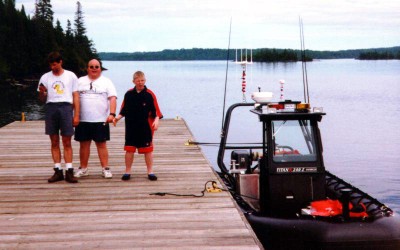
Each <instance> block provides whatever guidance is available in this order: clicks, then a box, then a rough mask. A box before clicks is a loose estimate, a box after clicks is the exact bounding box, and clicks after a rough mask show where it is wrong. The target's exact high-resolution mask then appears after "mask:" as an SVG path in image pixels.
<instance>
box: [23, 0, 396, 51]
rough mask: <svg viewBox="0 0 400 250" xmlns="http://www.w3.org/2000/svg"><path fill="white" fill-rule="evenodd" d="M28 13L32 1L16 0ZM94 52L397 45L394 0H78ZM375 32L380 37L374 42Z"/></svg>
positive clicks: (65, 9) (64, 11) (68, 11)
mask: <svg viewBox="0 0 400 250" xmlns="http://www.w3.org/2000/svg"><path fill="white" fill-rule="evenodd" d="M16 3H17V6H21V4H24V6H25V10H26V12H27V13H33V10H34V8H33V4H34V1H33V0H30V1H26V0H25V1H18V0H17V1H16ZM51 3H52V5H53V11H54V13H55V19H59V20H60V22H61V24H62V25H63V27H66V22H67V19H69V20H70V21H71V22H72V23H73V20H74V13H75V11H76V2H70V1H62V0H53V1H52V2H51ZM80 3H81V5H82V9H83V12H84V18H85V24H86V28H87V32H88V37H89V38H90V39H92V40H93V41H94V43H95V45H96V48H97V49H98V51H128V52H131V51H142V50H145V51H158V50H162V49H180V48H193V47H200V48H226V47H227V44H228V38H229V25H230V19H231V18H232V34H231V45H232V47H239V48H240V47H252V48H261V47H275V48H293V49H298V48H299V28H298V19H299V16H301V17H302V19H303V24H304V31H305V32H304V34H305V39H306V46H307V48H309V49H315V50H339V49H355V48H371V47H389V46H396V45H399V41H400V33H399V32H398V27H399V26H400V12H399V11H398V9H400V1H398V0H382V1H376V0H324V1H320V0H280V1H272V0H247V1H230V0H190V1H187V0H168V1H165V0H147V1H144V0H143V1H126V0H124V1H121V0H114V1H109V0H107V1H106V0H81V1H80ZM380 37H383V38H384V39H379V38H380Z"/></svg>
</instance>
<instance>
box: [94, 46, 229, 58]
mask: <svg viewBox="0 0 400 250" xmlns="http://www.w3.org/2000/svg"><path fill="white" fill-rule="evenodd" d="M229 53H230V54H229V55H230V57H232V56H234V53H235V51H234V50H230V51H229ZM99 56H100V58H101V59H102V60H107V61H173V60H176V61H180V60H226V58H227V50H223V49H199V48H193V49H176V50H171V49H165V50H163V51H157V52H133V53H129V52H121V53H118V52H100V53H99Z"/></svg>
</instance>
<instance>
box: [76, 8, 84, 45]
mask: <svg viewBox="0 0 400 250" xmlns="http://www.w3.org/2000/svg"><path fill="white" fill-rule="evenodd" d="M74 24H75V37H76V39H77V40H78V41H82V40H84V37H85V36H86V28H85V24H84V18H83V11H82V5H81V3H80V2H79V1H78V2H76V12H75V21H74Z"/></svg>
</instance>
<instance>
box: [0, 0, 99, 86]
mask: <svg viewBox="0 0 400 250" xmlns="http://www.w3.org/2000/svg"><path fill="white" fill-rule="evenodd" d="M78 3H79V2H78ZM78 3H77V4H78ZM35 7H36V8H35V15H34V16H33V17H32V18H30V17H28V16H27V15H26V13H25V9H24V7H23V6H22V8H21V10H17V9H16V8H15V1H14V0H0V82H4V80H5V79H23V78H38V77H40V75H42V74H43V73H44V72H46V71H49V67H48V64H47V61H46V59H47V55H48V54H49V53H50V52H51V51H56V50H57V51H60V52H61V53H62V55H63V58H64V67H65V68H66V69H69V70H72V71H73V72H75V73H76V74H77V75H79V76H80V75H84V74H85V73H86V72H85V66H86V63H87V62H88V60H89V59H92V58H96V57H98V55H97V52H96V50H95V48H94V45H93V42H92V41H91V40H89V39H88V38H87V36H86V30H85V29H81V28H79V39H78V38H77V37H76V36H75V33H74V32H73V31H72V28H71V23H70V22H69V21H68V24H69V26H68V27H67V30H66V31H65V32H64V31H63V28H62V27H61V25H60V22H59V21H58V20H57V21H56V24H55V26H53V18H54V17H53V15H54V13H53V11H52V9H51V8H52V7H51V4H50V0H39V1H37V2H36V6H35ZM77 9H78V10H77V12H78V11H79V13H80V14H79V17H80V19H79V25H80V26H82V27H84V19H83V12H82V7H81V5H80V3H79V4H78V8H77ZM75 28H76V29H77V27H75Z"/></svg>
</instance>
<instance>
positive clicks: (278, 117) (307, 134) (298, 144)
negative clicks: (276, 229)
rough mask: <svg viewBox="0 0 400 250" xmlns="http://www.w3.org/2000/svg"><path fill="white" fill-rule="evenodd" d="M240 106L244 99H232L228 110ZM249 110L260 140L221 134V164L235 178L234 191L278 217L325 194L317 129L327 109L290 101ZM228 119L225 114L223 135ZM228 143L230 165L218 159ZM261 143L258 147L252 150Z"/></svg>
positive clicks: (289, 214) (260, 105)
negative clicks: (236, 140) (247, 143)
mask: <svg viewBox="0 0 400 250" xmlns="http://www.w3.org/2000/svg"><path fill="white" fill-rule="evenodd" d="M253 105H254V104H253ZM238 106H248V105H247V104H244V103H243V104H237V105H233V107H232V110H228V112H232V111H233V109H234V108H235V107H238ZM251 112H252V113H254V115H257V116H258V119H259V121H260V126H261V127H262V130H261V131H262V134H261V135H260V137H261V138H262V145H261V146H258V147H257V146H251V147H248V148H246V147H243V146H241V147H236V146H227V145H226V140H225V141H224V140H223V138H222V140H221V146H220V152H219V154H222V155H219V160H218V161H219V165H220V168H221V169H222V170H223V169H225V170H226V171H227V172H228V175H231V176H232V177H231V179H234V181H235V189H236V192H238V193H239V194H240V195H241V196H242V197H243V199H244V200H245V201H246V202H247V203H249V204H250V205H251V206H252V207H253V208H254V209H256V210H257V211H258V212H260V213H261V214H265V215H268V216H276V217H295V216H297V215H298V214H299V213H300V212H301V211H302V209H304V208H306V207H307V206H308V204H309V203H310V202H311V201H315V200H322V199H325V198H326V191H325V167H324V161H323V156H322V143H321V136H320V132H319V129H318V122H319V121H321V119H322V117H323V115H325V114H324V113H322V112H320V110H315V111H311V110H309V107H308V106H307V105H304V104H300V102H292V101H285V102H279V103H266V104H258V105H257V104H256V105H255V108H254V109H252V110H251ZM229 119H230V115H229V116H228V115H227V120H226V121H225V125H226V126H225V127H224V128H225V130H224V132H225V133H226V134H225V135H224V136H227V132H228V131H227V129H228V127H229V124H227V123H229ZM222 144H224V145H222ZM226 149H231V150H232V151H231V166H230V170H229V171H228V170H227V169H226V167H225V165H224V164H223V162H220V160H221V161H222V158H223V152H221V150H222V151H225V150H226ZM260 149H261V153H256V152H253V151H254V150H260ZM253 162H256V163H255V166H254V164H253ZM221 165H222V167H221ZM223 172H224V170H223Z"/></svg>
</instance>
